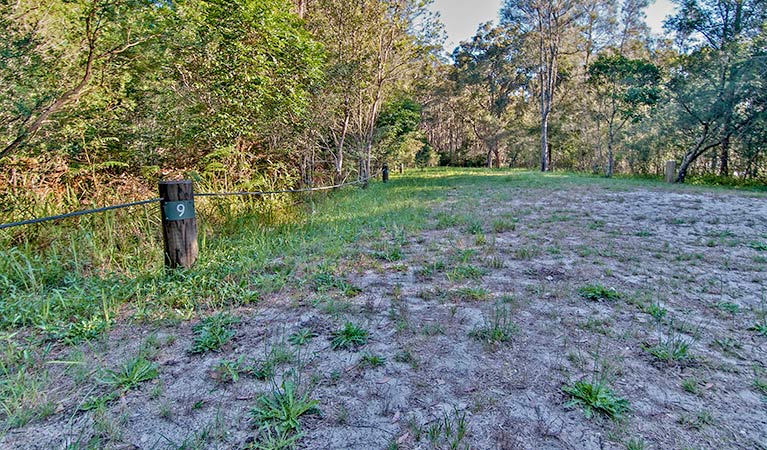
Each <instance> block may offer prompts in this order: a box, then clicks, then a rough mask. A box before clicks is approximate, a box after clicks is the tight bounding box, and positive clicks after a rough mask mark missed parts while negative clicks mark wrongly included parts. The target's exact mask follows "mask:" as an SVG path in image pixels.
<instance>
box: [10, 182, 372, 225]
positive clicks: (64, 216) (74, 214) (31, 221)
mask: <svg viewBox="0 0 767 450" xmlns="http://www.w3.org/2000/svg"><path fill="white" fill-rule="evenodd" d="M370 178H371V177H367V178H365V179H364V180H362V179H361V180H356V181H350V182H346V183H341V184H334V185H332V186H321V187H316V188H303V189H282V190H279V191H240V192H206V193H200V194H194V196H195V197H225V196H234V195H243V196H245V195H273V194H288V193H295V192H313V191H326V190H329V189H337V188H341V187H344V186H350V185H353V184H360V183H365V182H367V181H369V180H370ZM162 200H163V199H162V198H152V199H149V200H141V201H137V202H131V203H122V204H119V205H112V206H104V207H102V208H95V209H86V210H82V211H74V212H70V213H66V214H59V215H56V216H49V217H40V218H37V219H29V220H22V221H19V222H10V223H3V224H0V230H3V229H5V228H11V227H20V226H22V225H32V224H36V223H42V222H49V221H52V220H62V219H68V218H70V217H77V216H84V215H87V214H96V213H100V212H105V211H112V210H115V209H122V208H130V207H131V206H141V205H147V204H150V203H157V202H161V201H162Z"/></svg>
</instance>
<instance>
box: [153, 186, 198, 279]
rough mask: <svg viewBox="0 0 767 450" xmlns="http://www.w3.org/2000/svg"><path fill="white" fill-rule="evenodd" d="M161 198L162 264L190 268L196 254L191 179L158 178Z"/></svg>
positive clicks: (195, 227) (195, 226)
mask: <svg viewBox="0 0 767 450" xmlns="http://www.w3.org/2000/svg"><path fill="white" fill-rule="evenodd" d="M160 198H162V200H161V201H160V210H161V214H162V238H163V241H165V267H167V268H169V269H175V268H177V267H185V268H189V267H192V266H193V265H194V263H195V262H196V261H197V253H198V247H197V217H196V215H195V212H194V193H193V191H192V182H191V181H189V180H181V181H161V182H160Z"/></svg>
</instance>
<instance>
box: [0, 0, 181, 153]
mask: <svg viewBox="0 0 767 450" xmlns="http://www.w3.org/2000/svg"><path fill="white" fill-rule="evenodd" d="M167 12H168V7H167V5H166V4H165V3H161V2H153V1H150V0H113V1H103V0H71V1H64V0H19V1H16V2H12V3H11V2H2V4H0V16H1V17H2V19H0V21H1V22H0V25H2V31H0V33H1V34H2V44H0V45H2V50H3V51H2V52H0V55H1V56H0V76H1V77H2V83H1V84H2V86H3V88H2V90H1V91H0V105H2V109H3V112H2V113H0V130H2V131H0V133H1V134H0V136H1V138H2V139H3V141H4V142H3V143H2V144H1V146H0V158H2V157H4V156H8V155H10V154H12V153H13V152H15V151H17V150H19V149H20V148H22V147H23V146H25V145H26V144H28V143H29V141H30V140H31V139H33V138H34V137H35V136H36V135H37V134H38V133H39V132H40V131H41V130H43V129H44V128H46V127H47V126H48V125H49V124H51V123H52V122H53V121H54V120H55V119H56V116H57V115H58V114H59V113H61V112H63V111H65V110H67V109H73V108H74V109H76V105H77V103H78V102H79V101H81V99H82V98H83V97H84V96H87V95H88V94H89V93H90V92H92V91H93V90H96V89H93V88H94V86H93V85H94V78H97V77H98V78H99V79H100V80H99V82H100V83H101V84H102V85H103V84H104V81H105V80H104V77H105V76H111V77H115V76H119V75H118V74H116V72H118V68H120V67H124V66H126V65H127V64H129V62H130V61H131V60H132V59H134V58H137V57H140V54H141V48H140V47H141V46H142V45H144V44H145V43H147V42H148V41H150V40H152V39H155V38H157V37H158V36H161V35H162V33H163V30H162V27H161V26H158V24H159V23H160V22H161V21H162V16H163V15H164V14H166V13H167Z"/></svg>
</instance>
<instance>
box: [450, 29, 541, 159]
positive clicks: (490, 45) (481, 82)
mask: <svg viewBox="0 0 767 450" xmlns="http://www.w3.org/2000/svg"><path fill="white" fill-rule="evenodd" d="M521 41H522V36H521V35H519V34H516V33H515V32H514V31H513V29H511V28H510V27H493V26H492V24H491V23H485V24H483V25H480V27H479V28H478V29H477V34H476V35H475V36H474V37H473V38H472V39H470V40H468V41H465V42H461V44H460V45H459V46H458V47H457V48H456V49H455V51H454V52H453V60H454V61H455V68H456V70H455V71H454V72H453V77H454V79H455V81H456V83H457V86H458V88H459V89H465V90H466V91H467V97H468V99H467V103H469V105H468V108H467V109H468V110H467V114H466V120H467V121H468V123H469V124H470V125H471V129H472V130H473V131H474V134H475V135H476V137H477V139H479V141H480V142H482V143H483V146H484V147H485V149H486V165H487V167H492V165H493V162H495V166H496V167H499V166H500V164H501V152H500V150H501V146H502V145H503V142H502V141H503V137H504V135H505V129H506V128H507V123H506V117H505V114H506V112H507V110H508V109H509V106H510V105H511V104H512V103H513V102H514V101H515V97H523V93H524V92H523V91H524V89H525V88H526V87H527V84H528V73H529V71H528V69H527V67H526V66H527V61H526V59H525V57H526V55H525V52H524V50H525V47H524V45H522V43H521Z"/></svg>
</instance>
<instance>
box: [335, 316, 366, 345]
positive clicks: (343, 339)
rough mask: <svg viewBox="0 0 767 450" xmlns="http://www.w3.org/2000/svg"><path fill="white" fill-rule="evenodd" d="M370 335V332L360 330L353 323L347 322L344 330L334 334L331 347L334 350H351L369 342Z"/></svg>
mask: <svg viewBox="0 0 767 450" xmlns="http://www.w3.org/2000/svg"><path fill="white" fill-rule="evenodd" d="M369 334H370V333H369V332H368V330H366V329H364V328H360V327H358V326H357V325H354V324H353V323H351V322H346V324H345V325H344V327H343V328H342V329H340V330H338V331H334V332H333V339H332V340H331V341H330V346H331V348H333V350H349V349H352V348H354V347H359V346H361V345H365V344H366V343H367V342H368V336H369Z"/></svg>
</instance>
